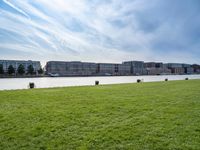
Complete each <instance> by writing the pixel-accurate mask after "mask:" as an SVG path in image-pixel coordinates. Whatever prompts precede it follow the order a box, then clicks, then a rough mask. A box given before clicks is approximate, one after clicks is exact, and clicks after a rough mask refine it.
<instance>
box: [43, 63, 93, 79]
mask: <svg viewBox="0 0 200 150" xmlns="http://www.w3.org/2000/svg"><path fill="white" fill-rule="evenodd" d="M96 68H97V65H96V64H95V63H88V62H80V61H71V62H64V61H49V62H47V64H46V71H47V73H51V74H59V75H60V76H91V75H95V74H96Z"/></svg>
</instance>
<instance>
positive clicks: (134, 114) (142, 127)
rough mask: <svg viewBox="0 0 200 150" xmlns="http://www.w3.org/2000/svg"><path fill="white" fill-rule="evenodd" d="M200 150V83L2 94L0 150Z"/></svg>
mask: <svg viewBox="0 0 200 150" xmlns="http://www.w3.org/2000/svg"><path fill="white" fill-rule="evenodd" d="M75 148H76V149H105V148H106V149H200V80H189V81H171V82H158V83H142V84H122V85H106V86H96V87H95V86H93V87H92V86H89V87H70V88H53V89H35V90H17V91H1V92H0V149H9V150H10V149H29V150H30V149H75Z"/></svg>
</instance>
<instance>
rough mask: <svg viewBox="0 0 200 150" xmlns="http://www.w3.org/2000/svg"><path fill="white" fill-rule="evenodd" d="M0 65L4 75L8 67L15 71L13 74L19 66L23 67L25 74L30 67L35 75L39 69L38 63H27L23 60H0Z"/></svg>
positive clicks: (30, 61)
mask: <svg viewBox="0 0 200 150" xmlns="http://www.w3.org/2000/svg"><path fill="white" fill-rule="evenodd" d="M0 64H2V65H3V70H4V72H5V73H7V72H8V67H9V66H10V65H12V66H13V67H14V69H15V72H16V70H17V68H18V67H19V65H20V64H21V65H23V66H24V68H25V73H27V71H28V66H29V65H32V66H33V69H34V72H36V74H37V73H38V70H39V69H40V68H41V64H40V62H39V61H32V60H28V61H24V60H0Z"/></svg>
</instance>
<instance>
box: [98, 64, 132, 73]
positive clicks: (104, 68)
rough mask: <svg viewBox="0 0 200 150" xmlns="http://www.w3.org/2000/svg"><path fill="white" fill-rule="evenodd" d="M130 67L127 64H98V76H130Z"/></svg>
mask: <svg viewBox="0 0 200 150" xmlns="http://www.w3.org/2000/svg"><path fill="white" fill-rule="evenodd" d="M130 73H131V66H130V65H127V64H111V63H98V64H97V74H98V75H130Z"/></svg>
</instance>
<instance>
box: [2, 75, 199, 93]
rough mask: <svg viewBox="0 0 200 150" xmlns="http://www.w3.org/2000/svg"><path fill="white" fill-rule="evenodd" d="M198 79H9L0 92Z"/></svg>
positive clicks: (179, 77)
mask: <svg viewBox="0 0 200 150" xmlns="http://www.w3.org/2000/svg"><path fill="white" fill-rule="evenodd" d="M186 78H188V79H189V80H191V79H200V75H168V76H166V75H162V76H108V77H53V78H52V77H42V78H9V79H0V83H1V84H0V90H14V89H27V88H28V85H29V83H30V82H31V83H34V84H35V85H36V88H49V87H69V86H85V85H94V84H95V81H99V83H100V85H104V84H120V83H136V82H137V80H138V79H140V80H142V81H143V82H157V81H165V79H168V80H169V81H172V80H185V79H186Z"/></svg>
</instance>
